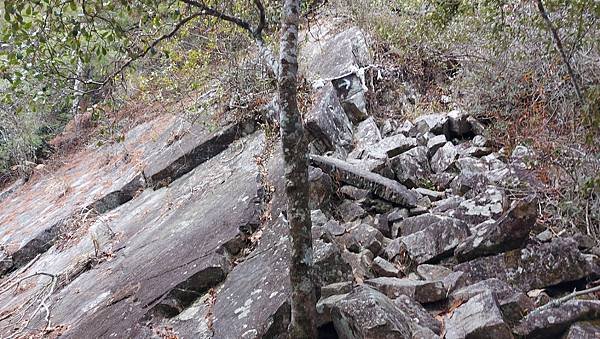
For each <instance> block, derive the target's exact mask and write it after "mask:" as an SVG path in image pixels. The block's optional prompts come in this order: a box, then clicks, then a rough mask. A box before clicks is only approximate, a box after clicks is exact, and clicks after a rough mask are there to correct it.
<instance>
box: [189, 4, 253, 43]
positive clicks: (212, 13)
mask: <svg viewBox="0 0 600 339" xmlns="http://www.w3.org/2000/svg"><path fill="white" fill-rule="evenodd" d="M181 2H183V3H186V4H188V5H190V6H194V7H197V8H199V9H200V10H201V11H202V12H201V14H204V15H208V16H212V17H215V18H218V19H221V20H225V21H228V22H231V23H233V24H235V25H237V26H239V27H241V28H242V29H245V30H246V31H248V32H249V33H250V35H252V36H254V31H253V30H252V26H250V23H248V22H247V21H244V20H242V19H240V18H237V17H234V16H231V15H228V14H225V13H223V12H220V11H218V10H216V9H214V8H211V7H208V6H206V5H205V4H204V3H203V2H200V1H195V0H181ZM255 2H256V1H255ZM258 2H260V1H258ZM261 5H262V4H261Z"/></svg>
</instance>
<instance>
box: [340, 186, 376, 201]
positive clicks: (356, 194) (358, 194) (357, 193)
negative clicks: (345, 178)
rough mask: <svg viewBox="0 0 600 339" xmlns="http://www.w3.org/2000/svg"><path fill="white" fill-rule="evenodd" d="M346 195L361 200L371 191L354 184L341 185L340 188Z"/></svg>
mask: <svg viewBox="0 0 600 339" xmlns="http://www.w3.org/2000/svg"><path fill="white" fill-rule="evenodd" d="M338 191H339V192H340V193H341V194H343V195H344V196H345V197H347V198H350V199H353V200H361V199H364V198H366V197H367V196H368V195H369V191H368V190H365V189H360V188H357V187H354V186H349V185H345V186H342V187H340V189H339V190H338Z"/></svg>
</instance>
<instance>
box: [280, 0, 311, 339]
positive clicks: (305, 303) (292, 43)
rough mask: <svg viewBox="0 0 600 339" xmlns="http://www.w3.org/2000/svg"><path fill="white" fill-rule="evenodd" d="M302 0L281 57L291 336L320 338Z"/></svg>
mask: <svg viewBox="0 0 600 339" xmlns="http://www.w3.org/2000/svg"><path fill="white" fill-rule="evenodd" d="M299 14H300V0H285V3H284V5H283V18H282V27H281V30H282V32H281V44H280V62H279V81H278V87H279V104H280V107H281V114H280V126H281V140H282V144H283V157H284V161H285V192H286V195H287V203H288V205H287V211H288V213H287V216H288V222H289V225H290V236H291V240H292V254H291V265H290V280H291V287H292V301H291V303H292V320H291V323H290V328H289V333H290V338H294V339H296V338H316V335H317V330H316V319H315V318H316V295H315V286H314V280H313V249H312V236H311V220H310V210H309V208H308V158H307V150H308V147H307V144H306V140H305V138H304V127H303V125H302V118H301V116H300V112H299V110H298V102H297V90H298V85H297V76H298V75H297V74H298V24H299Z"/></svg>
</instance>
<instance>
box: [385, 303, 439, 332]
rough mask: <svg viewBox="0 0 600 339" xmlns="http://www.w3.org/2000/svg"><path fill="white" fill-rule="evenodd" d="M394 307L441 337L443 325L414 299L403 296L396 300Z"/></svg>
mask: <svg viewBox="0 0 600 339" xmlns="http://www.w3.org/2000/svg"><path fill="white" fill-rule="evenodd" d="M394 305H396V307H398V309H400V310H401V311H402V312H404V313H405V314H406V316H407V317H408V318H409V319H410V320H412V322H413V323H415V324H418V325H419V326H422V327H425V328H428V329H430V330H431V331H432V332H433V333H435V334H437V335H441V333H442V323H441V322H440V321H439V320H437V319H436V318H434V317H432V316H431V314H429V312H427V310H426V309H425V308H424V307H423V306H422V305H421V304H419V303H418V302H416V301H415V300H414V299H412V298H410V297H409V296H406V295H401V296H399V297H398V298H396V299H394Z"/></svg>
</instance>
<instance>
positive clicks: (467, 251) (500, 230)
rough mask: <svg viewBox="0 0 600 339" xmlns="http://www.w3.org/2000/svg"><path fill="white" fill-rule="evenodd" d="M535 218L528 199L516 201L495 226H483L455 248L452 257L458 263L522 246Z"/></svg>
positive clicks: (532, 201) (533, 206) (534, 205)
mask: <svg viewBox="0 0 600 339" xmlns="http://www.w3.org/2000/svg"><path fill="white" fill-rule="evenodd" d="M536 218H537V204H536V203H535V202H534V200H533V199H532V198H530V199H528V200H521V201H517V202H515V203H514V204H513V206H512V207H511V208H510V210H508V211H507V212H506V213H505V214H504V215H503V216H502V217H501V218H500V219H499V220H498V221H497V222H495V223H488V224H484V225H483V226H482V227H479V228H477V231H476V232H475V234H473V235H471V236H470V237H469V238H467V239H465V241H463V242H462V243H460V244H459V245H458V247H457V248H456V250H455V251H454V255H455V256H456V258H458V259H459V260H461V261H467V260H470V259H473V258H477V257H480V256H485V255H490V254H496V253H500V252H504V251H507V250H511V249H515V248H519V247H521V246H522V245H523V243H524V242H525V240H527V237H528V236H529V232H531V229H532V228H533V225H534V224H535V220H536Z"/></svg>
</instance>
